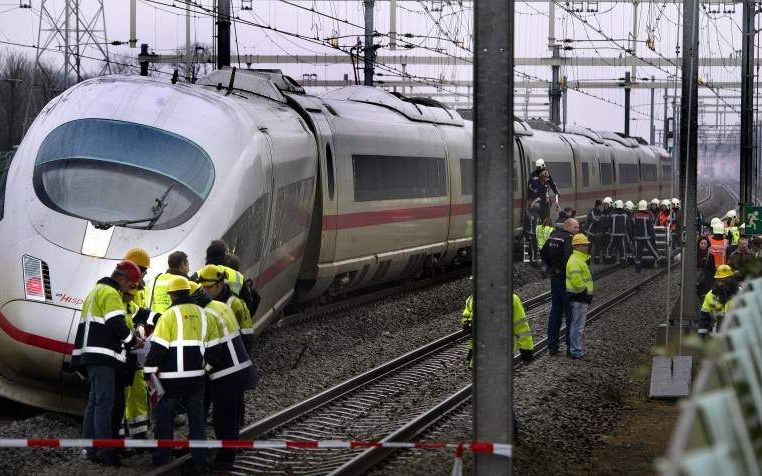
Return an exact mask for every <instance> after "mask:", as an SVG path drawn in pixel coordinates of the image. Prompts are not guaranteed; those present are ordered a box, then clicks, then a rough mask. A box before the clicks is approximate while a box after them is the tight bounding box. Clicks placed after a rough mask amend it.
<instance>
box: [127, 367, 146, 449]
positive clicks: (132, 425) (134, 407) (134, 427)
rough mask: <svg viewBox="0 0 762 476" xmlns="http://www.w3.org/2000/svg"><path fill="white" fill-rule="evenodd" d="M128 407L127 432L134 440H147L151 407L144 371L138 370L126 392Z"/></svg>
mask: <svg viewBox="0 0 762 476" xmlns="http://www.w3.org/2000/svg"><path fill="white" fill-rule="evenodd" d="M125 398H126V406H125V410H124V419H125V420H126V421H127V431H128V432H129V436H130V437H132V438H136V437H137V438H145V437H146V435H147V433H148V420H149V413H148V412H149V407H148V389H147V387H146V382H145V380H144V379H143V371H142V370H136V371H135V377H134V378H133V380H132V384H131V385H130V386H129V387H127V391H126V392H125Z"/></svg>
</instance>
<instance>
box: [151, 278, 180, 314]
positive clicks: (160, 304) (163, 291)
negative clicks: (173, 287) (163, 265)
mask: <svg viewBox="0 0 762 476" xmlns="http://www.w3.org/2000/svg"><path fill="white" fill-rule="evenodd" d="M175 276H182V275H181V274H179V273H173V272H171V271H169V270H167V271H166V272H164V273H161V274H160V275H158V276H156V277H155V278H154V280H153V281H152V282H151V285H150V286H149V287H148V296H147V299H146V302H147V305H146V307H148V308H150V309H151V310H152V311H156V312H164V311H165V310H166V309H168V308H169V306H171V305H172V300H171V299H170V298H169V293H168V292H167V285H168V284H169V281H170V280H171V279H172V278H174V277H175ZM183 277H185V276H183Z"/></svg>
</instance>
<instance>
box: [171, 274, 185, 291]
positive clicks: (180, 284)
mask: <svg viewBox="0 0 762 476" xmlns="http://www.w3.org/2000/svg"><path fill="white" fill-rule="evenodd" d="M176 291H190V285H189V284H188V280H187V279H185V278H183V277H182V276H175V277H174V278H172V279H171V280H170V281H169V283H168V284H167V292H169V293H173V292H176Z"/></svg>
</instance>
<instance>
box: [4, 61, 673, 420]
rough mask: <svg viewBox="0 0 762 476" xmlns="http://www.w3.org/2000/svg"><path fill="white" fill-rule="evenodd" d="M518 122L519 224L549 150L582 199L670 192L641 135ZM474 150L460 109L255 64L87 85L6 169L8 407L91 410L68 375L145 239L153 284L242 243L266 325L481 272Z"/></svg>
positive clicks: (57, 104)
mask: <svg viewBox="0 0 762 476" xmlns="http://www.w3.org/2000/svg"><path fill="white" fill-rule="evenodd" d="M515 130H516V151H517V152H518V153H519V157H520V160H518V161H517V162H516V170H515V171H516V176H517V181H516V185H517V186H515V190H517V191H516V193H515V195H514V203H513V206H514V210H515V215H516V220H517V221H516V223H520V216H521V210H522V207H523V199H522V195H523V192H522V190H523V186H518V184H521V183H522V181H523V180H524V178H525V177H527V174H528V173H529V171H530V170H531V162H533V161H534V160H535V159H537V158H540V157H542V158H544V159H545V161H546V163H547V164H548V166H549V168H550V169H551V172H552V173H553V176H554V178H555V180H556V182H557V183H558V185H559V187H560V191H561V193H562V199H563V201H564V203H563V204H564V205H569V206H572V207H576V208H584V207H587V206H589V204H591V202H592V200H593V199H594V198H599V197H603V196H604V195H611V196H618V197H620V198H625V199H631V200H637V199H640V198H652V197H653V196H663V195H664V190H665V189H664V181H665V180H666V181H667V183H668V179H669V177H668V176H669V171H668V170H667V169H665V167H667V166H668V165H667V163H666V162H665V161H664V159H663V158H662V157H659V156H658V155H655V153H654V151H653V150H651V149H650V148H648V147H645V146H640V145H638V144H637V143H635V142H634V141H633V140H631V139H623V138H621V137H619V136H617V135H615V134H612V135H607V134H604V135H599V134H596V133H594V132H591V131H589V130H586V129H580V130H578V131H572V132H570V133H566V134H559V133H553V132H544V131H539V130H534V129H532V128H531V127H530V126H529V125H528V124H526V123H524V122H520V121H516V122H515ZM471 157H472V139H471V123H470V122H469V121H464V120H463V119H462V118H461V117H460V116H459V115H458V114H457V113H456V112H455V111H453V110H450V109H446V108H444V107H442V106H440V105H439V104H438V103H436V102H434V101H431V100H423V99H415V100H414V99H408V98H403V97H399V96H395V95H393V94H390V93H387V92H384V91H382V90H377V89H373V88H366V87H361V86H350V87H345V88H341V89H338V90H335V91H332V92H329V93H327V94H325V95H323V96H320V97H316V96H310V95H307V94H304V91H303V90H302V88H301V87H299V86H298V85H297V84H296V83H294V82H293V80H290V78H288V77H285V76H283V75H281V74H279V73H277V72H271V71H270V72H259V71H241V70H239V71H232V70H221V71H216V72H214V73H213V74H212V75H210V76H208V77H207V78H205V79H203V80H201V81H200V82H199V83H198V84H195V85H188V84H171V83H170V82H169V81H163V80H158V79H151V78H142V77H135V76H127V77H120V76H111V77H102V78H96V79H92V80H88V81H85V82H83V83H81V84H78V85H76V86H74V87H72V88H71V89H69V90H67V91H66V92H64V93H63V94H62V95H60V96H59V97H57V98H55V99H54V100H53V101H51V102H50V103H49V104H48V105H47V106H46V107H45V108H44V109H43V111H42V112H41V113H40V115H39V116H38V118H37V119H36V120H35V122H34V124H33V125H32V127H31V128H30V130H29V132H28V133H27V135H26V136H25V138H24V140H23V142H22V144H21V145H20V147H19V149H18V151H17V152H16V154H15V156H14V158H13V160H12V162H11V164H10V167H9V169H8V173H7V176H4V177H3V176H0V182H2V181H4V180H5V181H7V184H6V185H7V186H6V189H5V194H4V196H0V249H2V250H3V251H2V253H1V254H0V269H3V271H4V273H3V276H2V278H0V396H4V397H7V398H11V399H14V400H18V401H22V402H24V403H27V404H30V405H35V406H39V407H42V408H47V409H52V410H57V411H63V412H74V413H76V412H78V411H80V410H81V408H82V405H83V399H82V397H83V388H82V385H81V383H80V382H79V381H78V379H77V378H76V377H75V376H74V375H73V374H71V373H69V372H67V371H66V370H67V365H68V362H69V360H70V354H71V351H72V347H73V341H74V335H75V331H76V328H77V322H78V320H79V314H80V307H81V304H82V301H83V299H84V297H85V295H86V294H87V292H88V291H89V290H90V288H91V287H92V286H93V284H94V283H95V281H96V280H97V279H99V278H100V277H102V276H104V275H107V274H109V273H110V272H111V271H112V270H113V267H114V265H115V263H116V262H117V261H118V260H119V259H120V258H121V257H122V256H123V255H124V254H125V252H126V251H127V250H128V249H130V248H132V247H135V246H140V247H142V248H145V249H146V250H147V251H148V252H149V253H150V255H151V259H152V268H151V270H150V272H149V278H150V277H151V276H152V275H155V274H157V273H159V272H162V271H163V270H164V267H165V264H166V257H167V255H168V254H169V253H171V252H172V251H175V250H183V251H185V252H186V253H187V254H188V256H189V257H190V260H191V263H190V264H191V268H192V269H196V268H198V267H200V266H201V265H202V264H203V262H202V259H203V256H204V250H205V248H206V246H207V245H208V244H209V242H210V241H211V240H213V239H217V238H222V239H224V240H226V241H227V243H228V244H229V245H230V248H231V250H232V251H234V252H235V253H236V254H237V255H238V256H239V257H240V259H241V262H242V271H243V272H244V274H246V275H247V276H251V277H254V279H255V282H256V287H257V289H258V291H259V293H260V295H261V296H262V302H261V304H260V307H259V310H258V312H257V316H256V322H257V326H258V327H260V328H261V327H263V326H265V325H267V323H268V322H271V321H272V320H273V319H274V318H275V317H276V316H277V315H278V314H279V312H280V311H281V310H282V308H283V307H284V306H285V305H286V304H287V303H289V302H293V301H294V300H297V301H311V300H315V299H318V298H319V297H321V296H324V295H326V294H328V295H331V294H337V293H343V292H346V291H350V290H355V289H360V288H363V287H366V286H369V285H372V284H377V283H381V282H384V281H391V280H396V279H400V278H402V277H407V276H411V275H413V276H414V275H418V274H419V273H420V272H421V271H422V270H424V269H426V268H442V267H449V266H457V265H458V264H460V263H467V262H468V260H469V253H470V245H471V236H470V235H471V230H472V228H473V227H472V223H471V211H472V193H473V165H472V159H471ZM0 185H2V183H0ZM0 190H2V187H0Z"/></svg>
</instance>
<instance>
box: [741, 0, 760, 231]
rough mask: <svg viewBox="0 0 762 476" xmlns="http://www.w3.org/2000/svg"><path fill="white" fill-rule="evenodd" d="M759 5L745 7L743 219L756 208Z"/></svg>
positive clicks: (750, 0)
mask: <svg viewBox="0 0 762 476" xmlns="http://www.w3.org/2000/svg"><path fill="white" fill-rule="evenodd" d="M756 6H757V5H756V2H755V1H753V0H746V1H744V2H743V3H742V7H743V43H742V52H741V163H740V187H741V189H740V191H739V192H740V193H739V194H738V197H739V201H740V202H741V203H740V204H739V205H740V206H741V207H742V210H741V211H742V216H745V208H746V207H747V206H750V205H751V204H752V193H753V190H754V95H753V88H754V69H753V64H754V15H755V10H756Z"/></svg>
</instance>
